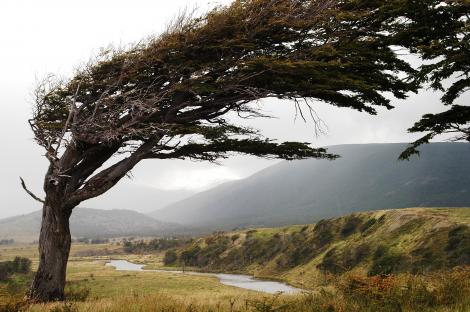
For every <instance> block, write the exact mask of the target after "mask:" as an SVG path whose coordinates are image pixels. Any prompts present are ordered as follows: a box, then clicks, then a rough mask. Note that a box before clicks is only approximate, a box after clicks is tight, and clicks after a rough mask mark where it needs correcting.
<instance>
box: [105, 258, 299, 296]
mask: <svg viewBox="0 0 470 312" xmlns="http://www.w3.org/2000/svg"><path fill="white" fill-rule="evenodd" d="M106 265H107V266H112V267H114V268H116V270H117V271H145V272H168V273H179V274H190V275H203V276H215V277H217V278H218V279H219V281H220V283H222V284H224V285H229V286H234V287H239V288H245V289H250V290H256V291H261V292H266V293H271V294H275V293H278V292H283V293H288V294H293V293H297V292H300V291H301V289H299V288H295V287H292V286H289V285H287V284H285V283H281V282H274V281H267V280H260V279H256V278H254V277H252V276H249V275H242V274H225V273H220V274H219V273H200V272H191V271H184V272H183V271H169V270H144V269H143V267H144V266H145V265H143V264H135V263H132V262H129V261H126V260H110V262H108V263H106Z"/></svg>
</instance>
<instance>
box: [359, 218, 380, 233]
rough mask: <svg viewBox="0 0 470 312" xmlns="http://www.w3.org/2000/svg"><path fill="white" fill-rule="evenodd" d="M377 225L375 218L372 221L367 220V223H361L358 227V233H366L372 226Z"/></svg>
mask: <svg viewBox="0 0 470 312" xmlns="http://www.w3.org/2000/svg"><path fill="white" fill-rule="evenodd" d="M376 223H377V219H375V218H372V219H369V220H367V222H365V223H363V224H362V225H361V226H360V227H359V231H360V232H361V233H364V232H366V231H367V230H369V229H370V228H371V227H372V226H373V225H374V224H376Z"/></svg>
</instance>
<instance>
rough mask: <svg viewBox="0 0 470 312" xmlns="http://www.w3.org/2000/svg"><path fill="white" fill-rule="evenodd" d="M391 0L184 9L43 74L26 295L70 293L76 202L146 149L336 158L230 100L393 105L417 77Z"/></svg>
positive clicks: (167, 153) (147, 155)
mask: <svg viewBox="0 0 470 312" xmlns="http://www.w3.org/2000/svg"><path fill="white" fill-rule="evenodd" d="M386 3H387V1H366V0H361V1H334V0H237V1H235V2H233V4H231V5H230V6H228V7H220V8H217V9H215V10H213V11H211V12H209V13H208V14H207V15H205V16H203V17H199V18H191V17H187V16H184V15H183V16H181V17H180V18H178V20H177V21H176V22H175V23H174V24H173V25H172V26H171V27H170V28H169V29H168V31H166V32H165V33H164V34H162V35H160V36H158V37H156V38H153V39H151V40H148V41H147V42H146V43H140V44H138V45H136V46H134V47H132V48H128V49H126V50H121V51H108V52H106V53H103V54H102V55H101V56H100V57H99V58H98V59H97V60H95V61H94V62H91V63H90V64H88V65H87V66H85V67H84V68H82V69H80V70H79V71H78V72H77V73H76V74H75V75H74V77H73V78H71V79H69V80H65V81H54V80H53V79H47V80H46V81H45V82H44V83H42V84H40V85H39V87H38V89H37V92H36V104H35V111H34V116H33V118H32V119H31V120H30V124H31V127H32V129H33V131H34V135H35V139H36V142H37V143H38V144H39V145H41V146H42V147H44V148H45V150H46V154H45V156H46V157H47V159H48V160H49V163H50V165H49V169H48V171H47V173H46V176H45V179H44V191H45V194H46V197H45V199H44V200H42V199H40V198H38V197H37V196H35V195H34V194H32V193H31V192H29V191H28V192H29V193H30V195H32V196H33V197H35V198H36V199H37V200H40V201H42V202H43V218H42V227H41V232H40V238H39V252H40V257H39V258H40V261H39V267H38V270H37V273H36V275H35V278H34V281H33V283H32V286H31V288H30V291H29V298H30V299H31V300H35V301H50V300H62V299H63V298H64V285H65V273H66V265H67V260H68V255H69V250H70V230H69V218H70V215H71V213H72V210H73V208H74V207H76V206H77V205H79V204H80V203H81V202H82V201H85V200H87V199H90V198H93V197H96V196H99V195H101V194H103V193H105V192H106V191H108V190H109V189H110V188H112V187H113V186H114V185H115V184H116V183H118V182H119V181H120V180H121V179H122V178H123V177H125V176H126V175H127V174H128V173H129V171H130V170H132V169H133V168H134V167H135V166H136V165H137V164H138V163H139V162H141V161H142V160H147V159H187V158H189V159H195V160H206V161H215V160H217V159H219V158H221V157H227V156H229V155H230V154H232V153H243V154H249V155H254V156H259V157H269V158H281V159H288V160H292V159H302V158H326V159H334V158H335V155H331V154H328V153H327V151H326V150H325V149H322V148H313V147H311V146H310V145H309V144H307V143H300V142H283V143H276V142H275V141H273V140H270V139H266V138H264V137H263V136H262V135H261V134H260V133H259V132H258V131H257V130H255V129H252V128H248V127H241V126H238V125H236V124H234V123H231V122H230V120H229V118H227V114H228V113H234V114H235V115H238V116H240V117H243V118H248V117H249V118H256V117H260V118H263V117H266V116H264V115H263V114H262V113H261V112H260V110H259V108H258V107H257V106H254V105H252V103H253V102H254V101H257V100H259V99H263V98H278V99H288V100H292V103H293V105H295V106H296V108H298V109H300V108H301V105H302V107H303V109H304V110H305V111H306V112H308V110H309V107H310V106H309V104H307V106H305V105H303V104H301V103H312V102H309V101H322V102H326V103H329V104H332V105H335V106H338V107H345V108H351V109H355V110H358V111H363V112H366V113H369V114H375V113H376V109H375V107H385V108H388V109H391V108H392V105H391V104H390V99H389V98H387V97H386V96H385V95H384V94H385V93H388V94H391V95H393V96H395V97H396V98H405V97H406V94H407V93H408V92H409V91H416V86H415V84H414V83H411V82H407V81H405V80H404V78H406V76H408V75H409V74H412V73H413V69H412V68H411V67H410V66H409V65H408V64H407V63H406V62H404V61H403V60H401V59H400V58H399V57H398V56H397V55H396V53H395V51H394V50H393V49H392V47H391V46H390V42H389V38H390V34H391V33H392V31H393V30H389V23H387V22H384V17H383V15H382V14H379V13H380V9H381V7H382V6H383V5H384V4H386ZM387 18H389V17H387ZM389 19H390V18H389ZM391 19H393V17H392V18H391ZM391 25H393V23H392V24H391ZM22 183H23V182H22ZM23 186H24V188H25V189H26V190H27V188H26V186H25V185H24V183H23Z"/></svg>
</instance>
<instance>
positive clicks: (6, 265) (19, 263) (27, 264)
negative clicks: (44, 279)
mask: <svg viewBox="0 0 470 312" xmlns="http://www.w3.org/2000/svg"><path fill="white" fill-rule="evenodd" d="M30 271H31V260H29V259H28V258H23V257H15V259H14V260H13V261H4V262H0V281H5V280H7V279H8V277H9V276H10V275H11V274H14V273H21V274H25V273H29V272H30Z"/></svg>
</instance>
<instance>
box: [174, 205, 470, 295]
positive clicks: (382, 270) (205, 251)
mask: <svg viewBox="0 0 470 312" xmlns="http://www.w3.org/2000/svg"><path fill="white" fill-rule="evenodd" d="M183 263H184V264H185V265H186V266H188V267H199V268H202V269H204V270H209V271H220V270H223V271H224V272H230V271H233V272H244V273H249V274H254V275H255V276H258V277H268V278H278V279H282V280H285V281H288V282H290V283H291V284H293V285H296V286H299V287H302V288H308V289H318V288H317V287H318V286H321V285H324V284H322V283H324V282H325V273H333V274H343V273H346V272H350V271H353V272H354V273H359V274H360V275H367V274H368V275H378V274H391V273H402V272H411V273H425V272H432V271H438V270H441V269H449V268H454V267H457V266H466V265H467V266H468V265H470V208H454V209H448V208H407V209H395V210H378V211H370V212H360V213H355V214H352V215H347V216H343V217H340V218H334V219H327V220H322V221H320V222H318V223H316V224H307V225H294V226H288V227H281V228H258V229H249V230H243V231H235V232H228V233H227V232H215V233H214V234H213V235H211V236H208V237H203V238H200V239H197V240H195V241H194V242H193V243H192V244H191V245H189V246H183V247H180V248H178V249H177V250H176V260H175V262H174V263H173V264H172V265H174V266H181V265H182V264H183Z"/></svg>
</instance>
